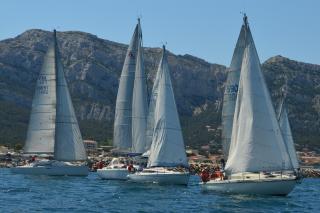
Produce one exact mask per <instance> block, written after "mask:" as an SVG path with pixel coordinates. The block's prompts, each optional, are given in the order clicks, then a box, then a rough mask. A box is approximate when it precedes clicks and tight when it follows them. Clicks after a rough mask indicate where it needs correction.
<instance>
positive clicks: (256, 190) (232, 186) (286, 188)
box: [201, 179, 296, 196]
mask: <svg viewBox="0 0 320 213" xmlns="http://www.w3.org/2000/svg"><path fill="white" fill-rule="evenodd" d="M295 184H296V180H295V179H284V180H260V181H229V180H223V181H214V180H213V181H209V182H206V183H201V186H202V189H203V190H204V191H217V192H224V193H235V194H260V195H282V196H285V195H287V194H289V193H290V192H291V191H292V190H293V188H294V187H295Z"/></svg>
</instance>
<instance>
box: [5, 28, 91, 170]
mask: <svg viewBox="0 0 320 213" xmlns="http://www.w3.org/2000/svg"><path fill="white" fill-rule="evenodd" d="M24 154H27V155H42V154H46V155H51V156H52V155H53V160H48V159H42V160H35V161H33V162H30V163H28V164H27V165H24V166H18V167H15V168H12V169H11V171H12V172H13V173H19V174H32V175H79V176H86V175H88V172H89V170H88V167H87V166H86V165H85V161H86V160H87V155H86V151H85V148H84V144H83V141H82V137H81V133H80V130H79V125H78V121H77V118H76V116H75V112H74V108H73V105H72V101H71V97H70V94H69V90H68V85H67V82H66V79H65V76H64V71H63V66H62V63H61V59H60V53H59V49H58V44H57V38H56V31H54V33H53V42H52V43H51V44H50V46H49V47H48V51H47V53H46V56H45V58H44V63H43V65H42V69H41V71H40V74H39V77H38V80H37V85H36V91H35V95H34V98H33V102H32V111H31V116H30V121H29V126H28V133H27V140H26V143H25V146H24Z"/></svg>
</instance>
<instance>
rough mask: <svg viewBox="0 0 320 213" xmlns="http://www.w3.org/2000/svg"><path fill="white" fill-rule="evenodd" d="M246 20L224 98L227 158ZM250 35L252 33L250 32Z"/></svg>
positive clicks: (223, 109) (230, 68) (224, 140)
mask: <svg viewBox="0 0 320 213" xmlns="http://www.w3.org/2000/svg"><path fill="white" fill-rule="evenodd" d="M248 27H249V26H248V25H247V22H246V18H244V23H243V25H242V27H241V31H240V35H239V37H238V41H237V44H236V47H235V49H234V52H233V56H232V60H231V64H230V67H229V69H228V77H227V81H226V85H225V91H224V96H223V108H222V148H223V154H224V156H225V158H228V154H229V147H230V141H231V134H232V123H233V116H234V110H235V106H236V99H237V92H238V88H239V79H240V71H241V64H242V59H243V52H244V49H245V43H246V34H247V32H246V31H247V30H246V29H247V28H248ZM249 33H250V31H249Z"/></svg>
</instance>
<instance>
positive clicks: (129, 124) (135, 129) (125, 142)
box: [97, 19, 148, 180]
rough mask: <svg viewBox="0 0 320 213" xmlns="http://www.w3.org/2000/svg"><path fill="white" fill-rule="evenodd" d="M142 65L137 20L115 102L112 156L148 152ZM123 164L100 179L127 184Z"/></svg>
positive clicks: (104, 171) (112, 166) (106, 170)
mask: <svg viewBox="0 0 320 213" xmlns="http://www.w3.org/2000/svg"><path fill="white" fill-rule="evenodd" d="M143 65H144V61H143V47H142V30H141V25H140V19H138V24H137V25H136V28H135V31H134V33H133V36H132V39H131V42H130V45H129V48H128V50H127V55H126V59H125V62H124V66H123V70H122V73H121V78H120V84H119V89H118V95H117V102H116V112H115V121H114V135H113V141H114V146H115V149H114V150H113V152H116V153H117V154H120V155H123V156H127V155H130V156H136V155H141V154H142V153H144V152H145V151H146V150H147V149H148V147H147V146H146V137H145V132H146V127H147V112H148V103H147V78H146V75H145V72H144V66H143ZM127 161H128V160H127ZM119 162H120V163H119ZM121 162H122V163H121ZM124 162H125V161H124V160H123V159H122V160H120V159H118V158H114V159H113V160H112V161H111V163H110V164H109V165H108V166H106V167H104V168H102V169H98V170H97V172H98V175H99V176H100V177H101V178H103V179H117V180H126V179H127V175H128V169H127V164H126V163H124Z"/></svg>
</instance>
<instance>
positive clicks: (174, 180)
mask: <svg viewBox="0 0 320 213" xmlns="http://www.w3.org/2000/svg"><path fill="white" fill-rule="evenodd" d="M189 177H190V174H189V173H188V172H172V173H161V172H159V173H147V172H143V171H142V172H136V173H134V174H129V175H128V178H129V180H131V181H133V182H140V183H159V184H174V185H188V182H189Z"/></svg>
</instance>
